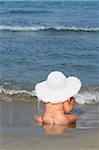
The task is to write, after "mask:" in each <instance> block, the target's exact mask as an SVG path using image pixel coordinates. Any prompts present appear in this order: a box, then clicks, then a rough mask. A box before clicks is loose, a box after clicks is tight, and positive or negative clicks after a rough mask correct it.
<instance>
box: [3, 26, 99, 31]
mask: <svg viewBox="0 0 99 150" xmlns="http://www.w3.org/2000/svg"><path fill="white" fill-rule="evenodd" d="M0 31H9V32H37V31H56V32H57V31H58V32H59V31H60V32H61V31H65V32H66V31H67V32H70V31H71V32H99V27H97V28H94V27H75V26H72V27H69V26H58V25H56V26H43V25H42V26H5V25H4V26H3V25H1V26H0Z"/></svg>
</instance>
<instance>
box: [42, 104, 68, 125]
mask: <svg viewBox="0 0 99 150" xmlns="http://www.w3.org/2000/svg"><path fill="white" fill-rule="evenodd" d="M43 122H44V123H48V124H58V125H59V124H63V125H66V124H68V117H66V116H65V114H64V106H63V104H62V103H61V104H51V103H47V104H45V112H44V115H43Z"/></svg>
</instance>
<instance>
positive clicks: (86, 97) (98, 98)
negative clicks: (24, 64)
mask: <svg viewBox="0 0 99 150" xmlns="http://www.w3.org/2000/svg"><path fill="white" fill-rule="evenodd" d="M0 93H1V94H2V93H4V94H5V95H6V96H7V95H10V96H12V95H19V94H20V95H23V94H25V95H24V96H26V95H29V96H35V91H34V90H32V91H27V90H15V89H12V90H11V89H4V88H3V87H2V86H1V88H0ZM75 98H76V102H77V103H78V104H96V103H99V92H98V90H97V91H93V90H90V91H88V90H85V89H84V91H83V92H80V93H78V94H77V95H76V96H75Z"/></svg>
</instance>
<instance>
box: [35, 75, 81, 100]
mask: <svg viewBox="0 0 99 150" xmlns="http://www.w3.org/2000/svg"><path fill="white" fill-rule="evenodd" d="M80 88H81V81H80V80H79V79H78V78H77V77H74V76H70V77H68V78H67V84H66V86H65V87H64V88H63V89H61V90H57V89H56V90H51V89H50V88H49V86H48V84H47V81H43V82H41V83H38V84H37V85H36V86H35V94H36V96H37V97H38V99H39V100H42V101H43V102H50V103H61V102H64V101H66V100H68V99H69V98H70V97H72V96H75V95H76V94H77V93H78V91H79V90H80Z"/></svg>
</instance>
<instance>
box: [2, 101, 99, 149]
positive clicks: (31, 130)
mask: <svg viewBox="0 0 99 150" xmlns="http://www.w3.org/2000/svg"><path fill="white" fill-rule="evenodd" d="M36 113H37V109H36V104H33V103H23V102H21V103H20V102H19V103H18V102H0V150H22V149H24V150H33V149H34V150H46V149H47V150H50V149H52V150H55V149H57V150H60V149H61V150H65V149H68V150H72V149H73V150H91V149H92V150H98V149H99V143H98V141H99V115H98V114H99V109H98V105H77V106H76V110H75V112H74V113H76V114H77V115H78V114H79V115H78V121H77V126H76V128H73V127H71V128H66V127H64V126H50V125H47V126H46V125H45V126H41V125H37V124H36V123H35V122H34V120H33V116H34V115H35V114H36Z"/></svg>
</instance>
